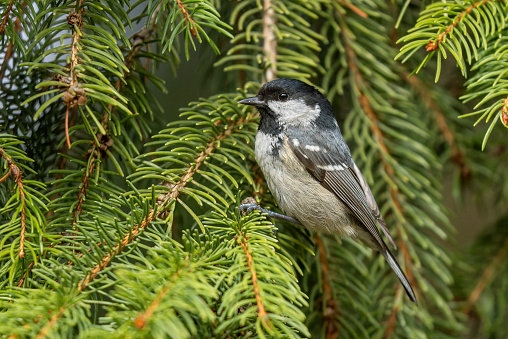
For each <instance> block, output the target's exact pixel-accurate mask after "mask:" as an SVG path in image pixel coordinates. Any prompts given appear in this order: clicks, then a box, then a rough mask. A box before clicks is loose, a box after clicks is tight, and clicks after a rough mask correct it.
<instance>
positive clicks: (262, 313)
mask: <svg viewBox="0 0 508 339" xmlns="http://www.w3.org/2000/svg"><path fill="white" fill-rule="evenodd" d="M237 241H238V243H239V244H240V246H242V248H243V251H244V252H245V256H246V257H247V266H248V267H249V271H250V275H251V280H252V286H253V288H254V295H255V297H256V304H257V306H258V318H259V320H260V321H261V322H263V323H265V324H267V323H268V321H269V318H268V313H266V310H265V305H264V304H263V299H262V298H261V294H260V291H259V285H258V276H257V273H256V269H255V268H254V263H253V260H252V254H251V253H250V251H249V247H248V243H247V239H245V236H244V235H242V238H237Z"/></svg>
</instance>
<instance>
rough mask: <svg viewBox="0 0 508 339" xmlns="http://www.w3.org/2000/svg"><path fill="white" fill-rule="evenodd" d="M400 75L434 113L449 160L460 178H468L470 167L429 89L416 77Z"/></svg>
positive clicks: (406, 74) (405, 74)
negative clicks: (448, 148) (448, 149)
mask: <svg viewBox="0 0 508 339" xmlns="http://www.w3.org/2000/svg"><path fill="white" fill-rule="evenodd" d="M402 77H403V78H404V79H405V80H406V81H407V82H408V83H409V84H410V85H411V86H412V87H413V88H414V89H415V90H416V91H417V92H418V94H419V95H420V96H421V97H422V98H423V100H424V102H425V103H426V104H427V106H428V107H429V108H430V110H431V111H432V112H433V113H434V114H435V116H436V122H437V126H438V127H439V130H440V131H441V133H442V135H443V136H444V138H445V140H446V141H447V142H448V144H449V146H450V151H451V160H452V161H453V162H454V163H455V164H456V165H457V166H458V167H459V169H460V175H461V177H462V179H467V178H469V176H470V175H471V169H470V168H469V166H468V165H467V163H466V156H465V152H464V150H462V149H461V147H460V146H459V145H458V144H457V141H456V136H455V135H454V133H453V132H452V130H451V128H450V126H449V124H448V122H447V121H446V117H445V114H444V113H443V111H442V110H441V109H440V108H439V106H438V105H437V104H436V101H435V100H434V99H433V98H432V97H431V94H430V92H431V89H429V88H428V87H426V86H425V84H424V83H423V82H422V80H420V79H419V78H418V77H411V76H409V74H408V73H403V74H402Z"/></svg>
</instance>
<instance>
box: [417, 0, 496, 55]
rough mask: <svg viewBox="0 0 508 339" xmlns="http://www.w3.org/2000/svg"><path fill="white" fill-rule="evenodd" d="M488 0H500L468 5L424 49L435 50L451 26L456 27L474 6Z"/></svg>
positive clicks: (451, 28)
mask: <svg viewBox="0 0 508 339" xmlns="http://www.w3.org/2000/svg"><path fill="white" fill-rule="evenodd" d="M489 1H501V0H482V1H478V2H475V3H474V4H473V5H472V6H469V7H468V8H466V10H465V11H464V12H462V13H460V15H459V16H458V17H456V18H455V19H454V20H453V23H452V24H451V25H450V26H448V27H446V30H445V31H444V32H443V33H441V34H439V35H438V36H437V38H436V39H435V40H430V41H429V43H428V44H427V46H425V50H426V51H427V52H432V51H435V50H436V49H437V48H438V46H439V44H440V43H441V42H443V39H444V38H445V37H446V36H447V35H448V34H450V33H451V31H452V30H453V28H455V27H457V25H458V24H459V22H461V21H462V19H464V17H465V16H466V15H467V14H469V13H471V11H472V10H473V9H474V8H476V7H478V6H480V5H485V4H486V3H487V2H489Z"/></svg>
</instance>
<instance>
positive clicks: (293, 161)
mask: <svg viewBox="0 0 508 339" xmlns="http://www.w3.org/2000/svg"><path fill="white" fill-rule="evenodd" d="M273 142H276V140H274V139H273V137H272V138H271V137H269V136H267V135H264V134H262V133H261V132H258V135H257V136H256V158H257V160H258V163H259V166H260V167H261V170H262V171H263V173H264V175H265V178H266V180H267V184H268V187H269V189H270V191H271V193H272V194H273V196H274V197H275V200H276V201H277V203H278V205H279V207H280V208H281V209H282V210H283V211H284V213H286V214H287V215H289V216H291V217H293V218H296V219H298V220H299V221H300V222H301V223H302V225H303V226H305V227H306V228H308V229H310V230H312V231H316V232H325V233H333V234H338V235H340V236H342V237H346V236H349V237H358V236H360V238H363V235H364V234H363V233H364V231H363V229H362V227H359V226H358V225H357V224H356V219H355V218H353V217H352V216H351V215H350V214H349V211H348V209H347V208H346V207H345V206H344V205H343V204H342V202H341V201H340V200H339V199H338V198H337V197H336V196H335V194H333V193H332V192H330V191H328V190H327V189H326V188H324V187H323V186H322V185H321V184H320V183H319V182H318V181H317V180H316V179H315V178H314V177H313V176H312V175H311V174H310V173H309V172H307V170H306V169H305V168H304V166H303V165H302V164H301V163H300V161H299V160H298V158H297V157H296V156H295V155H294V153H293V151H292V150H291V149H290V148H289V146H288V145H287V142H286V140H284V146H283V147H282V148H281V150H280V153H279V154H280V157H278V158H273V157H272V156H271V155H269V153H268V152H271V147H269V146H270V144H271V143H273Z"/></svg>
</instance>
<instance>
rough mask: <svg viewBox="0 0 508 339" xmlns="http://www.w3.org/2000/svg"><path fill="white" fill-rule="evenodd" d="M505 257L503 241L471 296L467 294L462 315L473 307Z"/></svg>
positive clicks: (507, 243)
mask: <svg viewBox="0 0 508 339" xmlns="http://www.w3.org/2000/svg"><path fill="white" fill-rule="evenodd" d="M507 255H508V239H506V240H505V242H504V244H503V246H502V247H501V248H500V249H499V251H498V252H497V254H496V256H495V257H494V258H493V259H492V260H491V261H490V264H489V265H488V266H487V268H486V269H485V271H483V274H482V277H481V279H480V281H478V283H477V284H476V286H475V288H474V289H473V291H472V292H471V294H469V297H468V298H467V303H466V305H464V307H463V308H462V313H464V314H468V313H469V312H470V311H471V309H472V308H473V307H474V305H475V304H476V302H477V301H478V299H480V296H481V295H482V293H483V291H484V290H485V288H486V287H487V285H488V283H489V281H490V280H491V279H492V276H493V275H494V273H495V272H496V269H497V268H498V267H499V265H500V264H502V263H504V262H505V258H506V256H507Z"/></svg>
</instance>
